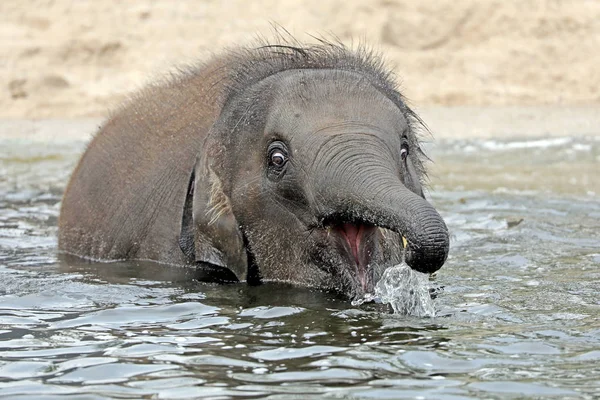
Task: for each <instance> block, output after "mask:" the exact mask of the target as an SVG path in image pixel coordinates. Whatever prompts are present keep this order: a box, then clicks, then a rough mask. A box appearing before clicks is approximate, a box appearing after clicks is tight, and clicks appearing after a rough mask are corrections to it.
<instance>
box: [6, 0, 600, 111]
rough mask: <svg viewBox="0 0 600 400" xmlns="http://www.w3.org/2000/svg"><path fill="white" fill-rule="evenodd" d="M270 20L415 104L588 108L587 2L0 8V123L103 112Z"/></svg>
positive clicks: (591, 80) (593, 88)
mask: <svg viewBox="0 0 600 400" xmlns="http://www.w3.org/2000/svg"><path fill="white" fill-rule="evenodd" d="M272 23H277V24H279V25H281V26H282V27H284V28H285V29H287V30H288V31H289V32H290V33H292V34H293V35H294V36H295V37H296V38H297V39H299V40H300V41H306V42H311V41H313V42H314V39H312V38H311V36H310V35H325V36H328V35H331V34H333V35H335V36H337V37H339V38H340V39H341V40H342V41H343V42H345V43H347V44H352V43H355V44H356V43H358V42H359V41H365V42H367V43H368V44H369V45H371V46H373V47H374V48H375V49H377V50H378V51H380V52H382V53H383V54H384V56H385V59H386V60H387V62H388V63H389V65H391V66H392V67H393V68H394V70H395V72H396V73H397V75H398V77H399V78H400V81H401V82H402V89H403V91H404V94H405V95H406V96H407V97H408V99H409V100H410V101H411V103H412V104H415V105H417V106H426V107H427V106H463V105H468V106H488V105H490V106H539V105H570V106H582V105H583V106H586V105H587V106H589V105H597V104H598V103H600V68H599V67H598V66H599V65H600V51H599V49H600V1H594V0H590V1H585V0H580V1H561V0H530V1H526V0H524V1H492V0H486V1H475V0H463V1H456V0H452V1H448V0H422V1H404V0H377V1H362V0H343V1H323V0H306V1H302V2H298V1H292V0H262V1H241V0H240V1H237V0H231V1H217V0H202V1H191V0H187V1H176V2H175V1H170V0H154V1H127V2H123V1H119V0H103V1H87V0H77V1H75V0H54V1H50V0H47V1H23V0H2V1H1V2H0V82H1V84H2V86H3V88H2V89H3V90H0V117H3V118H6V117H10V118H63V117H98V116H103V115H106V113H107V111H108V110H109V109H110V108H112V107H114V106H115V105H116V104H117V103H118V102H119V101H120V100H122V99H123V98H124V96H125V95H126V94H127V93H128V92H130V91H132V90H135V89H136V88H139V87H140V86H142V85H143V84H144V83H147V82H149V81H152V79H155V78H156V77H160V76H163V75H165V74H166V73H167V72H168V71H170V70H172V69H173V67H174V66H177V65H181V64H186V63H190V62H194V61H196V60H201V59H205V58H207V57H210V55H211V54H213V53H216V52H219V51H220V49H222V48H223V47H227V46H235V45H243V44H248V43H252V41H253V40H254V39H256V37H257V36H258V35H262V36H264V37H267V38H270V37H273V28H272Z"/></svg>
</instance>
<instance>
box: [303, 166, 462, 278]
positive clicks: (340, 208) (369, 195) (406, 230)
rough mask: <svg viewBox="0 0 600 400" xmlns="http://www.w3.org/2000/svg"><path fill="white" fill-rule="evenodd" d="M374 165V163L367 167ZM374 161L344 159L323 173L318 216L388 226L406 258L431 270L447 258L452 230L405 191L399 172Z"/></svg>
mask: <svg viewBox="0 0 600 400" xmlns="http://www.w3.org/2000/svg"><path fill="white" fill-rule="evenodd" d="M369 164H371V165H369ZM373 164H374V163H372V162H362V163H361V162H357V163H352V165H349V163H345V165H343V166H342V168H333V169H329V171H336V172H332V173H325V174H321V175H320V177H319V179H318V181H317V182H315V185H316V193H315V194H316V196H315V197H314V198H315V203H316V205H317V214H318V215H320V217H321V218H322V220H323V221H324V222H328V221H330V222H334V221H337V222H342V223H359V224H368V225H373V226H378V227H382V228H387V229H390V230H392V231H395V232H397V233H398V234H400V235H402V236H403V237H404V238H405V239H406V241H407V245H406V252H405V261H406V263H407V264H408V265H409V266H410V267H411V268H413V269H414V270H417V271H419V272H424V273H433V272H435V271H437V270H438V269H440V268H441V267H442V265H443V264H444V262H445V261H446V258H447V256H448V250H449V247H450V244H449V241H450V240H449V234H448V229H447V227H446V224H445V223H444V220H443V219H442V217H441V216H440V215H439V214H438V212H437V211H436V210H435V209H434V208H433V206H432V205H431V204H429V202H427V201H426V200H425V199H424V198H422V197H421V196H419V195H417V194H415V193H414V192H412V191H410V190H409V189H407V188H406V187H405V186H404V185H403V184H402V181H401V179H400V178H399V176H398V174H397V171H394V170H392V169H390V168H387V167H385V166H382V165H373Z"/></svg>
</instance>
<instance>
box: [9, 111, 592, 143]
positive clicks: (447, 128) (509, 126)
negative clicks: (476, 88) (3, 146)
mask: <svg viewBox="0 0 600 400" xmlns="http://www.w3.org/2000/svg"><path fill="white" fill-rule="evenodd" d="M417 111H418V113H419V115H421V117H422V118H423V120H424V121H425V123H426V124H427V126H428V127H429V129H430V131H431V133H432V135H433V140H434V141H435V140H436V139H450V140H451V139H474V138H496V139H501V140H505V139H512V138H536V137H558V136H600V107H597V106H587V107H576V106H572V107H552V106H546V107H517V106H514V107H476V106H461V107H442V106H430V107H420V108H419V109H418V110H417ZM102 121H103V119H102V118H72V119H40V120H32V119H0V139H19V140H21V139H22V140H30V141H38V142H40V141H41V142H44V141H46V142H49V141H61V140H67V141H70V140H88V139H90V138H91V137H92V135H93V134H94V133H95V132H96V130H97V129H98V126H100V124H101V123H102ZM425 139H427V140H431V138H430V137H426V138H425Z"/></svg>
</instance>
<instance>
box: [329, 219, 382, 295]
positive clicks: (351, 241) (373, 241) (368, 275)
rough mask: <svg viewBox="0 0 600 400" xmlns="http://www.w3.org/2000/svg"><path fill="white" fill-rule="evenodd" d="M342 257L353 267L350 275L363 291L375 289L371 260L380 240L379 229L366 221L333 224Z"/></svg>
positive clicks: (332, 233)
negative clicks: (365, 222)
mask: <svg viewBox="0 0 600 400" xmlns="http://www.w3.org/2000/svg"><path fill="white" fill-rule="evenodd" d="M329 232H330V237H333V241H334V244H335V247H337V249H338V251H339V253H340V254H341V256H342V258H343V259H344V260H345V261H346V263H347V265H349V266H350V267H351V270H350V271H349V272H350V275H351V277H352V278H353V280H354V281H355V282H356V283H357V284H358V285H360V288H361V289H362V291H363V293H369V292H372V291H373V289H374V282H373V281H374V279H373V269H372V266H371V261H372V259H373V255H374V253H375V250H376V249H375V247H376V245H377V242H378V240H377V239H378V234H379V229H378V228H377V227H376V226H373V225H368V224H364V223H339V224H333V225H331V226H330V229H329Z"/></svg>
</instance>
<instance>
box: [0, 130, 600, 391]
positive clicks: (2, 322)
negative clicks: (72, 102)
mask: <svg viewBox="0 0 600 400" xmlns="http://www.w3.org/2000/svg"><path fill="white" fill-rule="evenodd" d="M83 146H84V143H83V142H79V141H74V140H65V141H54V142H52V143H41V142H34V143H31V142H27V141H24V140H19V139H0V397H2V396H3V397H6V398H11V399H14V398H19V396H22V397H24V398H35V399H40V398H45V399H52V398H70V399H78V398H86V399H94V398H161V399H162V398H264V397H268V398H271V399H298V398H302V399H312V398H348V397H352V398H389V399H399V398H411V399H414V398H422V399H429V398H431V399H474V398H492V399H504V398H560V399H563V398H565V399H593V398H599V397H600V383H599V382H600V320H599V317H600V268H598V267H599V265H600V222H599V221H600V201H599V199H598V194H599V193H600V183H599V178H598V175H600V174H599V172H600V168H599V165H600V141H599V140H598V139H594V138H588V139H585V138H582V139H581V138H577V139H575V138H573V139H572V138H560V140H557V139H550V140H535V141H534V140H530V141H527V140H519V141H510V140H504V141H440V142H437V143H436V145H435V146H431V145H430V146H429V153H430V155H431V156H432V158H433V159H434V160H435V165H433V168H432V171H431V174H430V175H431V186H432V190H431V195H430V197H431V198H432V201H433V202H434V203H435V205H436V207H437V208H438V209H439V210H440V211H441V213H442V215H443V217H444V218H445V220H446V221H447V224H448V226H449V228H450V230H451V232H452V249H451V254H450V257H449V259H448V262H447V264H446V265H445V266H444V267H443V268H442V269H441V270H440V272H439V273H438V274H437V275H436V276H435V277H434V278H433V280H431V281H430V282H429V285H430V287H431V288H432V289H433V295H434V297H435V300H434V302H433V306H434V307H435V314H436V316H435V317H434V318H418V317H414V316H413V317H411V316H409V317H406V316H398V315H392V314H389V313H382V312H381V310H380V309H378V308H377V307H376V305H373V304H363V305H361V306H352V305H351V304H349V303H348V302H347V301H344V300H343V299H339V298H337V297H335V296H333V295H330V294H326V293H321V292H319V291H315V290H308V289H302V288H291V287H289V286H285V285H265V286H261V287H247V286H244V285H229V286H213V285H202V284H198V283H195V282H194V281H193V280H192V278H193V272H190V271H185V270H181V269H178V268H168V267H162V266H157V265H154V264H151V263H144V262H129V263H115V264H98V263H86V262H82V261H79V260H74V259H60V258H59V257H58V256H57V254H56V222H57V215H58V202H59V200H60V196H61V193H62V190H63V188H64V185H65V183H66V180H67V178H68V175H69V173H70V171H71V169H72V167H73V165H74V163H75V161H76V158H77V156H78V154H79V153H80V152H81V150H82V148H83Z"/></svg>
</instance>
